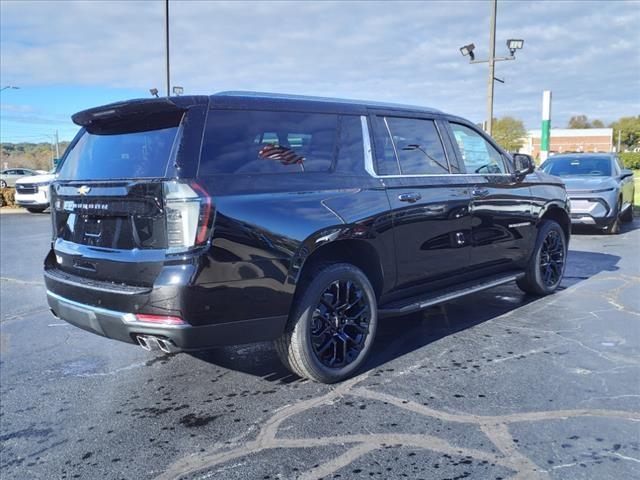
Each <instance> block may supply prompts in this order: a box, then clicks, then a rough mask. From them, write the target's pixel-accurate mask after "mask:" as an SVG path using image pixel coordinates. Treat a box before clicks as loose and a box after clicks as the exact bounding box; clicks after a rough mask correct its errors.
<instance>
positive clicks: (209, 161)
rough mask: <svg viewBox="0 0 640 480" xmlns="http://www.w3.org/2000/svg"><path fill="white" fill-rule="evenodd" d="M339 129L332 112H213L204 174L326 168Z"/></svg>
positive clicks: (203, 156)
mask: <svg viewBox="0 0 640 480" xmlns="http://www.w3.org/2000/svg"><path fill="white" fill-rule="evenodd" d="M337 127H338V116H337V115H330V114H316V113H293V112H267V111H251V110H235V111H234V110H211V111H210V112H209V116H208V118H207V126H206V131H205V139H204V143H203V145H202V154H201V155H200V170H199V174H200V175H210V174H219V173H302V172H325V171H327V170H329V169H330V168H331V166H332V164H333V159H334V155H335V149H336V137H337Z"/></svg>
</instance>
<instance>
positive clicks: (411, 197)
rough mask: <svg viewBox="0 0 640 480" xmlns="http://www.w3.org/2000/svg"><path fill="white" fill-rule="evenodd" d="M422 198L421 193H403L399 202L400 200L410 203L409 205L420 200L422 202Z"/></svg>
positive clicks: (399, 197)
mask: <svg viewBox="0 0 640 480" xmlns="http://www.w3.org/2000/svg"><path fill="white" fill-rule="evenodd" d="M421 198H422V195H420V194H419V193H414V192H411V193H401V194H400V195H398V200H400V201H401V202H409V203H415V202H417V201H418V200H420V199H421Z"/></svg>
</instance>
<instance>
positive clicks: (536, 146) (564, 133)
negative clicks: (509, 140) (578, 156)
mask: <svg viewBox="0 0 640 480" xmlns="http://www.w3.org/2000/svg"><path fill="white" fill-rule="evenodd" d="M541 133H542V132H541V131H540V130H530V131H528V132H527V138H526V139H525V142H524V145H523V146H522V148H521V149H520V152H521V153H528V154H529V155H532V156H533V158H538V156H539V154H540V136H541ZM550 143H551V144H550V150H551V153H564V152H612V151H613V128H552V129H551V139H550Z"/></svg>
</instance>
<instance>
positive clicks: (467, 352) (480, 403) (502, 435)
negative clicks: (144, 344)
mask: <svg viewBox="0 0 640 480" xmlns="http://www.w3.org/2000/svg"><path fill="white" fill-rule="evenodd" d="M50 228H51V227H50V219H49V216H48V215H46V214H45V215H32V214H2V215H0V276H1V284H0V286H1V290H0V292H1V293H0V319H1V322H0V332H1V336H0V339H1V342H0V347H1V350H0V352H1V359H0V394H1V412H0V423H1V428H0V472H2V475H1V476H2V478H3V479H5V478H6V479H9V478H19V479H41V478H42V479H45V478H46V479H49V478H56V479H71V478H87V479H99V478H108V479H151V478H158V479H172V478H184V479H208V478H216V479H217V478H220V479H236V478H237V479H254V478H256V479H278V478H286V479H294V478H295V479H298V478H301V479H311V478H321V477H322V478H343V479H344V478H383V479H396V478H398V479H400V478H411V479H418V478H424V479H453V478H455V479H462V478H473V479H485V478H486V479H499V478H503V479H506V478H518V479H537V478H540V479H542V478H557V479H572V478H576V479H577V478H597V479H630V478H638V477H640V255H639V246H640V221H639V220H638V219H636V221H635V223H634V224H633V225H626V226H625V227H624V229H623V233H622V234H621V235H619V236H605V235H599V234H594V233H593V232H582V233H581V234H577V235H574V237H573V239H572V242H571V251H570V254H569V265H568V271H567V274H566V278H565V280H564V283H563V288H562V290H561V291H560V292H559V293H557V294H556V295H553V296H550V297H547V298H542V299H537V298H532V297H527V296H524V295H523V294H522V293H521V292H520V291H519V290H518V289H517V288H516V287H515V285H513V286H511V285H507V286H503V287H499V288H495V289H493V290H490V291H487V292H484V293H480V294H475V295H473V296H471V297H467V298H464V299H461V300H458V301H454V302H451V303H448V304H446V305H444V306H441V307H438V308H433V309H431V310H429V311H426V312H424V313H423V314H420V315H413V316H410V317H405V318H393V319H389V320H386V321H385V322H384V323H383V325H382V326H381V328H380V330H379V337H378V340H377V345H376V347H375V349H374V351H375V354H374V355H373V357H372V358H371V359H370V361H369V364H368V367H367V369H366V371H364V372H363V373H362V374H361V375H359V376H358V377H356V378H354V379H352V380H349V381H347V382H344V383H342V384H339V385H334V386H326V385H319V384H315V383H311V382H309V381H301V380H299V379H297V378H296V377H293V376H291V375H289V374H288V372H287V371H286V370H285V369H284V368H283V367H282V366H281V365H280V364H279V362H278V360H277V357H276V355H275V352H274V351H273V349H272V348H271V346H270V345H268V344H255V345H243V346H238V347H232V348H221V349H217V350H212V351H209V352H204V353H199V354H197V355H187V354H179V355H175V356H168V355H161V354H150V353H147V352H145V351H143V350H142V349H141V348H139V347H135V346H132V345H127V344H122V343H118V342H114V341H110V340H107V339H104V338H101V337H98V336H95V335H92V334H89V333H86V332H84V331H81V330H79V329H76V328H74V327H72V326H69V325H67V324H65V323H63V322H61V321H60V320H57V319H56V318H54V317H53V316H52V315H51V314H50V313H49V311H48V309H47V306H46V300H45V290H44V286H43V282H42V278H41V264H42V259H43V257H44V255H45V253H46V251H47V249H48V244H49V240H50Z"/></svg>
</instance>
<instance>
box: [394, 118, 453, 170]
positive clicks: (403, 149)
mask: <svg viewBox="0 0 640 480" xmlns="http://www.w3.org/2000/svg"><path fill="white" fill-rule="evenodd" d="M385 120H386V122H387V125H388V126H389V131H390V133H391V138H392V139H393V143H394V145H395V151H396V154H397V156H398V160H399V163H400V170H401V174H402V175H432V174H447V173H449V164H448V163H447V157H446V156H445V153H444V147H443V146H442V142H441V141H440V135H439V134H438V130H437V129H436V126H435V123H434V122H433V120H422V119H415V118H398V117H387V118H386V119H385Z"/></svg>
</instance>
